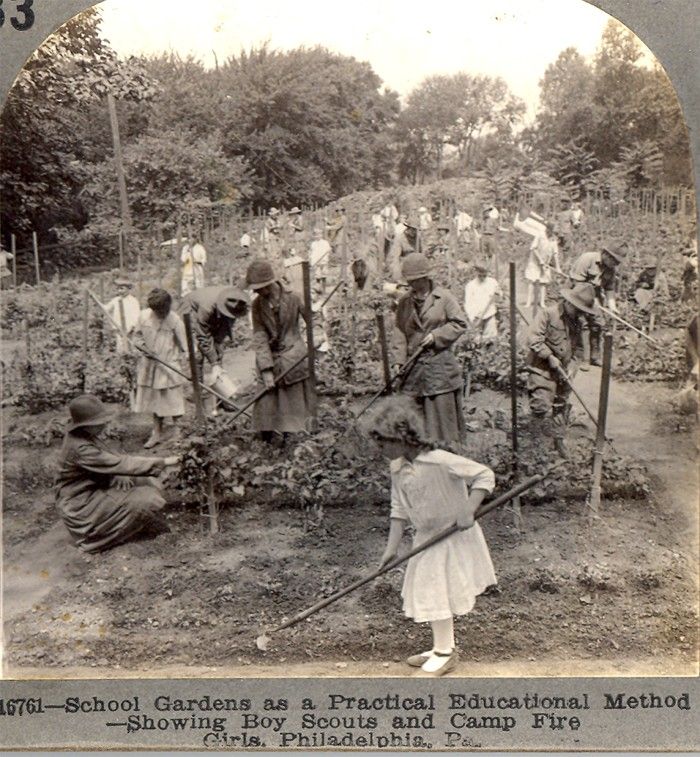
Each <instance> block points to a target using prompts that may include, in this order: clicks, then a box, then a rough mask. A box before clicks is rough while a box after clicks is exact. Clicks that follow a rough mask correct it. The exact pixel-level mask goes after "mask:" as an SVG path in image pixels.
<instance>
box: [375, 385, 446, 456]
mask: <svg viewBox="0 0 700 757" xmlns="http://www.w3.org/2000/svg"><path fill="white" fill-rule="evenodd" d="M362 430H363V431H364V433H365V434H367V435H368V436H370V437H372V438H373V439H376V440H378V441H387V442H402V443H405V444H410V445H411V446H413V447H432V442H431V441H430V439H429V438H428V436H427V434H426V431H425V423H424V422H423V417H422V415H421V413H420V411H419V409H418V407H417V405H416V402H415V400H413V399H411V398H410V397H407V396H406V395H395V396H393V397H387V398H386V399H384V400H382V401H381V402H380V403H379V404H378V405H377V407H376V409H375V410H374V412H373V413H372V414H371V415H370V416H369V417H368V418H367V419H366V420H365V421H364V423H363V424H362Z"/></svg>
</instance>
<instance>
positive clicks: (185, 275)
mask: <svg viewBox="0 0 700 757" xmlns="http://www.w3.org/2000/svg"><path fill="white" fill-rule="evenodd" d="M180 262H181V263H182V289H181V290H180V292H181V294H182V295H183V296H184V295H186V294H187V293H188V292H192V291H193V290H195V289H201V288H202V287H203V286H204V266H205V265H206V263H207V251H206V248H205V247H204V245H203V244H201V243H200V242H198V241H197V240H196V239H195V238H193V239H187V240H186V241H185V244H184V245H183V246H182V252H181V253H180Z"/></svg>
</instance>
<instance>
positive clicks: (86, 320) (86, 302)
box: [83, 289, 90, 393]
mask: <svg viewBox="0 0 700 757" xmlns="http://www.w3.org/2000/svg"><path fill="white" fill-rule="evenodd" d="M89 336H90V295H89V294H88V290H87V289H86V290H85V292H84V293H83V393H85V387H86V385H87V366H88V351H89V343H88V339H89Z"/></svg>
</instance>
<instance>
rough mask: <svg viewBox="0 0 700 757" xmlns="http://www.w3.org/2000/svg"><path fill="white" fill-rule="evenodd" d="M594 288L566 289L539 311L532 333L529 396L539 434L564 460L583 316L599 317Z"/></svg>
mask: <svg viewBox="0 0 700 757" xmlns="http://www.w3.org/2000/svg"><path fill="white" fill-rule="evenodd" d="M595 304H596V303H595V291H594V289H593V286H592V285H591V284H577V285H576V286H575V287H574V288H573V289H563V290H562V291H561V299H560V301H559V302H557V303H555V304H554V305H550V306H549V307H547V308H543V309H541V310H538V311H537V313H536V314H535V317H534V319H533V321H532V323H531V324H530V329H529V333H528V347H529V354H528V358H527V366H528V371H529V377H528V393H529V395H530V413H531V415H532V419H533V427H534V430H535V434H536V436H537V435H541V436H545V437H549V438H552V439H553V441H554V448H555V450H556V451H557V452H558V453H559V455H560V456H561V457H564V458H565V457H568V451H567V449H566V444H565V441H564V438H565V435H566V426H567V424H568V420H569V413H570V411H571V405H570V404H569V396H570V395H571V387H570V385H569V383H568V381H567V378H568V379H569V380H570V379H572V378H573V373H574V371H572V370H571V366H572V361H573V355H574V349H575V345H576V342H577V337H578V335H579V332H580V329H581V320H582V319H581V316H582V315H587V316H594V315H595V312H596V311H595Z"/></svg>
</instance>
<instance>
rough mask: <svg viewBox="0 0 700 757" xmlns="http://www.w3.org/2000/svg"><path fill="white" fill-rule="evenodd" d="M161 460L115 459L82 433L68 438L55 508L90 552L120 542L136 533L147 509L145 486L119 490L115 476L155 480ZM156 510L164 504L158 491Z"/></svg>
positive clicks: (60, 469) (62, 451) (118, 457)
mask: <svg viewBox="0 0 700 757" xmlns="http://www.w3.org/2000/svg"><path fill="white" fill-rule="evenodd" d="M162 469H163V465H162V460H161V459H159V458H154V457H138V456H136V455H117V454H114V453H113V452H111V451H109V450H108V449H105V448H104V447H103V446H102V445H101V443H99V442H96V441H95V440H93V439H91V438H89V437H87V436H86V435H85V434H84V432H82V431H81V429H77V430H75V431H72V432H70V433H68V434H66V436H65V439H64V441H63V447H62V448H61V456H60V460H59V471H58V476H57V478H56V506H57V508H58V511H59V513H60V514H61V517H62V518H63V521H64V523H65V524H66V526H67V528H68V530H69V531H70V533H71V535H72V536H73V539H74V540H75V542H76V544H77V545H78V546H81V547H82V548H83V549H85V550H86V551H89V552H92V551H96V550H99V549H104V548H105V547H108V546H110V545H111V544H114V543H118V542H119V541H122V540H123V539H124V538H125V537H127V536H129V535H130V533H131V532H132V531H133V529H134V527H135V524H136V522H137V521H138V519H139V517H140V515H139V513H140V510H141V509H143V507H144V502H143V500H142V499H141V500H139V501H137V500H138V499H139V497H143V494H142V493H141V487H135V488H133V489H127V490H126V491H118V490H117V489H115V488H114V486H113V483H114V477H115V476H118V475H121V476H151V475H155V474H158V473H159V472H160V471H161V470H162ZM152 492H153V501H152V505H153V509H157V508H158V507H159V506H160V505H159V504H158V501H160V503H161V504H162V500H161V499H160V496H159V495H158V494H157V490H156V489H152Z"/></svg>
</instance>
